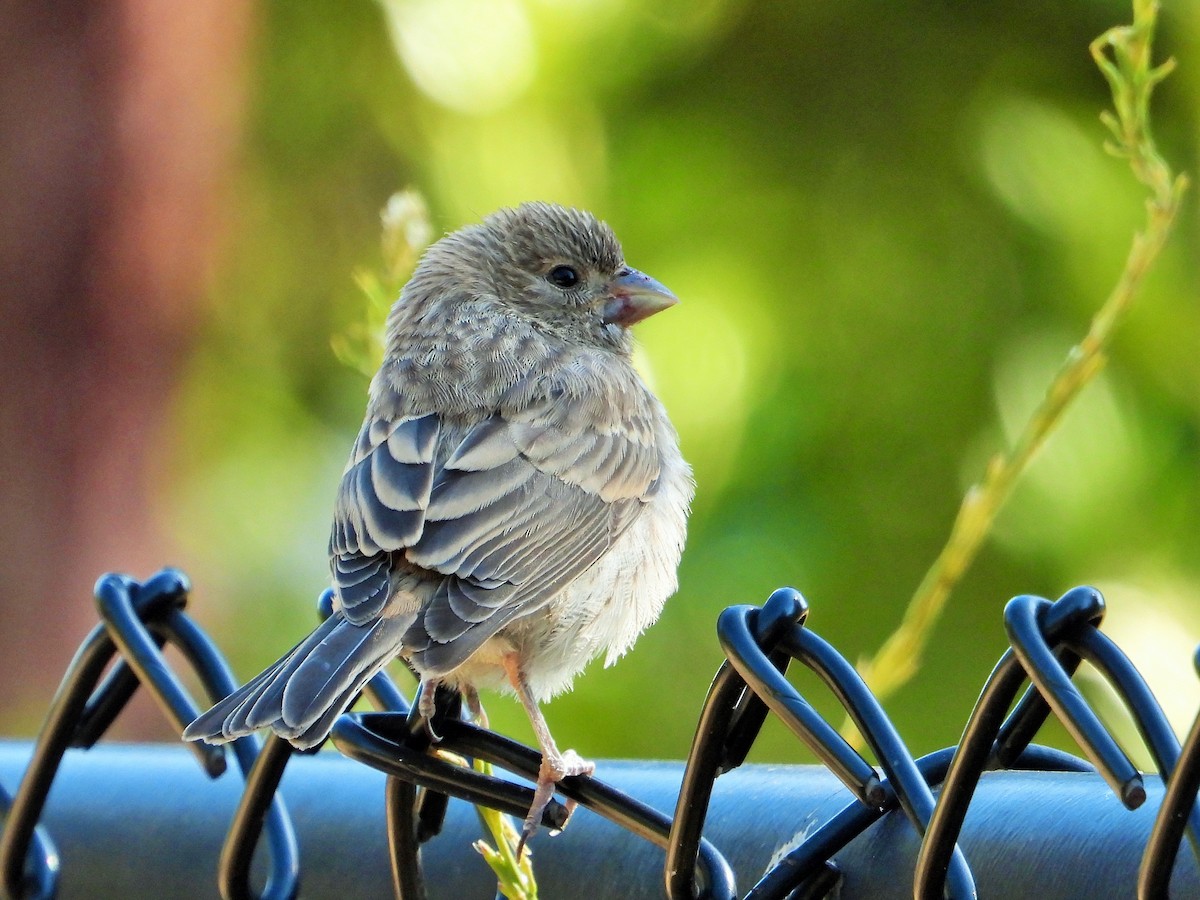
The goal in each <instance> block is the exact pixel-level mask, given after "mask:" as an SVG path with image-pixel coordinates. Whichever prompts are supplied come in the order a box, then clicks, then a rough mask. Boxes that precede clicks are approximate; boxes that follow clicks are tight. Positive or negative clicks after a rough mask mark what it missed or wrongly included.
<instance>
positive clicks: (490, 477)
mask: <svg viewBox="0 0 1200 900" xmlns="http://www.w3.org/2000/svg"><path fill="white" fill-rule="evenodd" d="M677 302H678V300H677V299H676V298H675V296H674V295H673V294H672V293H671V292H670V291H668V290H667V289H666V288H665V287H663V286H662V285H661V284H659V283H658V282H657V281H655V280H654V279H653V278H650V277H649V276H647V275H644V274H642V273H641V272H639V271H637V270H636V269H631V268H630V267H629V266H627V265H626V264H625V259H624V256H623V254H622V251H621V245H620V244H619V243H618V241H617V239H616V237H615V236H614V235H613V233H612V231H611V229H609V227H608V226H607V225H605V224H604V223H603V222H600V221H598V220H597V219H596V218H595V217H593V216H592V215H590V214H589V213H586V212H582V211H579V210H573V209H564V208H562V207H559V206H553V205H550V204H546V203H528V204H525V205H523V206H520V207H518V208H516V209H504V210H501V211H499V212H497V213H495V214H493V215H491V216H489V217H487V218H486V219H485V220H484V221H483V222H482V223H481V224H479V225H472V226H469V227H466V228H463V229H462V230H460V231H457V232H455V233H453V234H451V235H448V236H447V237H444V238H442V239H441V240H440V241H438V242H437V243H435V244H434V245H433V246H431V247H430V248H429V249H428V250H427V251H426V253H425V255H424V257H423V258H422V260H421V262H420V264H419V265H418V266H417V268H416V271H415V272H414V273H413V276H412V278H411V279H410V281H409V282H408V284H407V285H406V286H405V288H404V290H403V292H402V293H401V295H400V299H399V301H398V302H397V303H396V305H395V306H394V307H393V308H392V311H391V314H390V315H389V317H388V324H387V351H386V355H385V358H384V361H383V365H382V366H381V367H380V369H379V372H378V374H376V376H375V378H374V379H373V380H372V382H371V389H370V399H369V402H368V404H367V414H366V421H365V422H364V423H363V426H362V430H361V431H360V432H359V434H358V438H357V440H356V441H355V442H354V447H353V450H352V451H351V453H350V461H349V463H348V464H347V466H346V470H345V473H344V474H343V476H342V481H341V486H340V488H339V490H338V495H337V503H336V508H335V511H334V519H333V534H332V537H331V538H330V542H329V555H330V568H331V569H332V573H333V588H334V592H335V600H334V613H333V615H332V616H330V617H329V618H328V619H327V620H326V621H325V622H324V623H323V624H322V625H320V626H319V627H318V628H317V629H316V630H315V631H313V633H312V634H310V635H309V636H308V637H307V638H306V639H305V640H303V641H302V642H301V643H300V644H298V645H297V646H296V647H295V649H293V650H292V651H291V652H290V653H288V654H287V655H286V656H284V657H283V658H282V659H281V660H279V661H278V662H277V663H275V664H274V665H273V666H271V667H270V668H269V669H267V670H266V671H265V672H263V673H262V674H260V675H258V676H257V677H256V678H254V679H253V680H251V681H250V682H249V683H248V684H246V685H245V686H244V687H242V688H241V689H239V690H238V691H236V692H235V693H233V694H231V695H230V696H229V697H226V698H225V699H224V700H222V701H221V702H220V703H218V704H217V705H216V706H214V707H213V708H212V709H211V710H209V711H208V712H206V713H205V714H204V715H202V716H201V717H200V718H198V719H197V720H196V721H195V722H193V723H192V724H191V725H190V726H188V728H187V730H186V731H185V732H184V738H186V739H188V740H196V739H204V740H206V741H210V742H213V743H219V742H223V741H228V740H231V739H233V738H236V737H239V736H241V735H244V734H248V733H249V732H252V731H254V730H256V729H258V728H262V727H267V726H269V727H270V728H271V729H272V730H274V731H275V733H276V734H279V735H281V736H282V737H284V738H286V739H287V740H289V741H290V742H291V743H292V744H294V745H295V746H296V747H299V748H308V747H313V746H315V745H317V744H319V743H320V742H321V741H322V740H324V739H325V737H326V736H327V735H328V734H329V731H330V729H331V728H332V726H333V722H334V720H335V719H336V718H337V717H338V716H339V715H340V714H341V713H342V712H343V711H344V710H345V709H346V708H347V707H348V706H349V705H350V704H351V703H352V702H353V701H354V699H355V697H356V696H357V695H358V693H359V691H360V690H361V689H362V687H363V686H364V684H365V683H366V682H367V681H368V679H370V678H371V676H373V675H374V674H375V673H376V672H377V671H379V669H381V668H382V667H383V666H384V665H386V664H387V663H388V662H389V661H391V660H392V659H393V658H395V657H396V656H401V657H403V658H404V659H405V660H406V661H407V662H408V664H409V665H410V666H411V668H412V669H413V670H415V671H416V673H417V674H418V675H419V677H420V679H421V691H420V696H421V703H420V707H419V709H420V712H421V713H422V714H423V715H425V716H426V717H428V716H429V715H431V714H432V706H433V703H432V698H433V694H434V689H435V688H436V687H437V685H438V684H439V683H443V684H447V685H449V686H452V687H456V688H458V689H459V690H460V691H462V692H463V694H464V696H465V697H467V699H468V701H469V703H470V704H471V705H473V707H474V708H475V710H476V711H478V695H477V693H476V688H478V687H486V688H497V689H500V690H512V691H514V692H515V693H516V695H517V697H518V698H519V699H520V701H521V703H522V705H523V706H524V708H525V711H526V712H527V713H528V715H529V718H530V721H531V722H532V723H533V730H534V733H535V735H536V736H537V740H538V744H539V745H540V747H541V751H542V766H541V770H540V774H539V777H538V784H537V790H536V792H535V801H534V804H533V807H532V808H531V809H530V812H529V816H528V818H527V819H526V821H525V829H524V837H528V836H529V835H530V834H532V832H533V831H534V830H535V829H536V827H537V823H538V821H539V819H540V817H541V813H542V810H543V809H544V808H545V806H546V804H548V803H549V801H550V798H551V796H552V795H553V792H554V786H555V784H556V783H557V782H558V781H559V780H560V779H561V778H564V777H566V776H568V775H579V774H590V773H591V772H592V771H593V769H594V766H593V765H592V764H591V763H589V762H586V761H585V760H583V759H581V758H580V757H579V756H578V755H577V754H575V752H574V751H571V750H568V751H566V752H560V751H559V749H558V747H557V746H556V744H555V742H554V739H553V737H552V736H551V734H550V730H549V728H548V727H547V725H546V721H545V719H544V718H543V717H542V713H541V711H540V709H539V708H538V702H539V701H544V700H547V699H549V698H550V697H551V696H553V695H554V694H556V693H559V692H560V691H563V690H566V689H567V688H568V687H569V686H570V684H571V682H572V680H573V679H574V677H575V675H576V674H578V673H579V671H580V670H582V669H583V667H584V666H585V665H586V664H587V663H588V662H589V661H590V660H591V659H593V658H594V657H595V656H596V655H597V654H599V653H600V652H602V651H603V652H604V653H605V654H606V660H605V661H606V664H611V663H612V662H614V661H615V660H616V659H617V658H618V657H620V656H621V654H623V653H624V652H625V651H626V650H627V649H628V648H629V647H630V645H632V643H633V642H634V640H635V639H636V638H637V636H638V635H639V634H640V633H641V632H642V631H643V629H645V628H646V627H647V626H648V625H650V624H651V623H652V622H653V621H654V620H655V618H657V616H658V614H659V611H660V610H661V609H662V605H663V603H664V601H665V600H666V599H667V597H668V596H670V595H671V594H672V593H673V592H674V591H675V588H676V585H677V582H676V574H675V569H676V566H677V565H678V563H679V557H680V553H681V552H682V549H683V541H684V534H685V531H686V523H687V513H688V505H689V503H690V502H691V499H692V493H693V482H692V476H691V469H690V468H689V467H688V465H687V463H686V462H684V460H683V458H682V456H681V455H680V453H679V446H678V438H677V436H676V434H675V431H674V429H673V428H672V427H671V423H670V421H669V420H668V418H667V414H666V412H665V410H664V409H663V407H662V404H661V403H660V402H659V401H658V399H657V398H656V397H655V396H654V395H653V394H652V393H651V392H650V390H649V389H648V388H647V387H646V385H645V383H644V382H643V381H642V379H641V378H640V377H639V376H638V373H637V372H636V371H635V369H634V367H633V364H632V362H631V359H630V354H631V350H632V339H631V336H630V334H629V331H628V329H629V326H631V325H633V324H634V323H636V322H639V321H641V320H642V319H644V318H646V317H647V316H650V315H653V314H654V313H656V312H659V311H660V310H663V309H666V308H667V307H669V306H672V305H674V304H675V303H677Z"/></svg>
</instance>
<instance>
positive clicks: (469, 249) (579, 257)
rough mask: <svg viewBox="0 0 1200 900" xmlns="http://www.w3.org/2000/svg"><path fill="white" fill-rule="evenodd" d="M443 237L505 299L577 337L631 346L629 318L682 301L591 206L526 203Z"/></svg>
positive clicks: (556, 331) (547, 326)
mask: <svg viewBox="0 0 1200 900" xmlns="http://www.w3.org/2000/svg"><path fill="white" fill-rule="evenodd" d="M440 243H441V244H446V245H448V246H446V247H445V248H444V250H445V251H449V252H452V253H453V256H454V258H455V260H456V262H457V264H458V265H459V266H462V265H464V264H467V265H473V266H475V267H477V272H476V275H477V279H478V280H479V281H481V282H482V283H483V284H485V285H487V288H488V289H489V292H490V293H492V294H493V295H494V296H495V297H497V298H498V299H499V301H500V302H501V303H502V304H503V305H505V306H507V307H509V308H510V309H511V310H512V311H513V312H515V313H517V314H518V315H521V316H523V317H525V318H527V319H529V320H530V321H531V322H533V324H534V325H535V326H536V327H538V328H539V329H541V330H542V331H544V332H546V333H549V334H553V335H556V336H558V337H560V338H562V339H564V340H567V341H571V342H575V343H580V342H582V343H588V344H594V345H597V346H601V347H606V348H609V349H612V350H618V351H622V352H626V353H627V352H629V349H630V338H629V335H628V332H627V329H628V328H629V326H631V325H633V324H634V323H636V322H640V321H641V320H642V319H645V318H647V317H648V316H652V315H654V313H656V312H660V311H661V310H664V309H666V308H667V307H669V306H674V305H675V304H676V303H678V302H679V300H678V298H677V297H676V296H675V295H674V294H672V293H671V292H670V291H669V290H667V288H665V287H664V286H663V285H662V284H660V283H659V282H658V281H656V280H654V279H653V278H651V277H650V276H649V275H645V274H643V273H641V272H639V271H638V270H637V269H633V268H630V267H629V266H628V265H627V264H626V263H625V258H624V254H623V253H622V252H621V245H620V243H619V242H618V241H617V238H616V235H614V234H613V232H612V229H611V228H609V227H608V225H606V224H605V223H604V222H601V221H600V220H599V219H597V218H596V217H595V216H593V215H592V214H591V213H588V212H585V211H583V210H578V209H567V208H565V207H562V206H556V205H554V204H550V203H525V204H522V205H521V206H518V207H516V208H515V209H502V210H499V211H498V212H495V213H493V214H492V215H490V216H488V217H487V218H486V219H484V220H483V222H482V223H480V224H479V225H476V226H472V227H470V228H465V229H463V230H462V231H459V232H456V233H455V234H452V235H450V236H449V237H447V238H444V239H443V241H441V242H440Z"/></svg>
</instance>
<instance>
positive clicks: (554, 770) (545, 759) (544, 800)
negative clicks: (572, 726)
mask: <svg viewBox="0 0 1200 900" xmlns="http://www.w3.org/2000/svg"><path fill="white" fill-rule="evenodd" d="M595 771H596V764H595V763H594V762H592V761H591V760H588V759H584V758H583V757H581V756H580V755H579V754H578V753H576V752H575V751H574V750H565V751H563V752H562V753H555V754H550V753H543V754H542V767H541V769H540V771H539V772H538V780H537V788H536V789H535V790H534V792H533V804H532V805H531V806H530V807H529V815H527V816H526V817H525V824H524V825H523V826H522V827H521V840H520V841H518V842H517V859H520V858H521V852H522V851H523V850H524V849H525V843H526V841H528V840H529V839H530V838H531V837H533V835H534V834H535V833H536V832H537V830H538V825H540V824H541V821H542V813H543V812H545V811H546V807H547V806H549V805H550V800H551V799H552V798H553V797H554V788H555V787H556V786H557V785H558V783H559V782H560V781H562V780H563V779H564V778H569V777H570V776H572V775H591V774H592V773H593V772H595ZM566 806H567V818H568V819H569V818H570V816H571V813H572V812H574V810H575V806H576V804H575V801H574V800H567V803H566ZM563 824H564V825H565V824H566V823H565V822H564V823H563Z"/></svg>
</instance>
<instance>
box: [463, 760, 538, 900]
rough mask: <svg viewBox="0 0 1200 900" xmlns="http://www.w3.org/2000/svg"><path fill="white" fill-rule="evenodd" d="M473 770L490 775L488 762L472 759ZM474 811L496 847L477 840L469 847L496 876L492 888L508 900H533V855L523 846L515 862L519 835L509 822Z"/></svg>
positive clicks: (480, 809)
mask: <svg viewBox="0 0 1200 900" xmlns="http://www.w3.org/2000/svg"><path fill="white" fill-rule="evenodd" d="M475 770H476V771H477V772H482V773H483V774H484V775H491V774H492V766H491V763H488V762H485V761H484V760H481V759H477V760H475ZM475 812H476V813H477V814H478V815H479V821H480V822H482V823H483V827H484V828H486V829H487V830H488V833H489V834H491V836H492V840H493V841H494V842H495V844H496V846H495V847H492V846H491V845H489V844H488V843H487V842H486V841H483V840H479V841H476V842H475V843H474V844H473V845H472V846H474V848H475V849H476V850H477V851H479V854H480V855H481V856H482V857H483V858H484V860H485V861H486V862H487V864H488V865H489V866H491V867H492V871H493V872H495V873H496V880H497V885H496V889H497V890H499V891H500V893H501V894H502V895H504V896H505V897H507V898H508V900H537V895H538V892H537V880H536V879H535V878H534V875H533V855H532V854H531V853H530V852H529V847H525V848H523V849H522V851H521V858H520V859H517V845H518V843H519V842H520V839H521V835H520V834H519V833H518V832H517V828H516V826H515V825H514V824H513V821H512V819H510V818H509V817H508V816H506V815H504V813H502V812H499V811H497V810H494V809H491V808H489V807H486V806H476V807H475ZM497 848H499V849H497Z"/></svg>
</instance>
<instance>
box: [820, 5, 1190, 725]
mask: <svg viewBox="0 0 1200 900" xmlns="http://www.w3.org/2000/svg"><path fill="white" fill-rule="evenodd" d="M1133 7H1134V21H1133V24H1132V25H1127V26H1122V27H1117V28H1113V29H1110V30H1109V31H1106V32H1105V33H1104V34H1102V35H1101V36H1100V37H1098V38H1096V40H1095V41H1093V42H1092V44H1091V48H1090V49H1091V53H1092V56H1093V58H1094V59H1095V61H1096V64H1097V66H1099V68H1100V70H1101V72H1102V73H1103V74H1104V76H1105V78H1106V79H1107V80H1108V82H1109V85H1110V87H1111V88H1112V94H1113V107H1114V110H1115V114H1114V113H1110V112H1105V113H1103V114H1102V115H1101V120H1102V121H1103V123H1104V124H1105V125H1106V126H1107V127H1108V129H1109V131H1110V132H1111V133H1112V140H1111V141H1110V142H1109V143H1108V144H1107V148H1108V150H1109V151H1110V152H1112V153H1114V154H1115V155H1117V156H1121V157H1123V158H1125V159H1127V160H1128V161H1129V165H1130V168H1131V169H1132V170H1133V174H1134V176H1135V177H1136V178H1137V179H1138V181H1140V182H1141V183H1142V184H1144V185H1145V186H1146V187H1147V188H1148V189H1149V191H1150V196H1149V198H1148V199H1147V201H1146V224H1145V227H1144V228H1143V230H1141V231H1139V232H1137V233H1136V234H1135V235H1134V236H1133V241H1132V245H1131V247H1130V250H1129V254H1128V257H1127V258H1126V261H1125V268H1124V270H1123V271H1122V272H1121V275H1120V277H1119V278H1118V280H1117V283H1116V285H1115V286H1114V287H1113V289H1112V292H1111V293H1110V294H1109V295H1108V298H1107V299H1106V300H1105V302H1104V305H1103V306H1101V308H1100V309H1099V311H1098V312H1097V313H1096V315H1095V317H1094V318H1093V319H1092V322H1091V326H1090V327H1089V329H1088V332H1087V334H1086V335H1085V336H1084V338H1083V339H1082V340H1081V341H1080V342H1079V343H1078V344H1077V345H1076V346H1074V347H1072V348H1071V350H1070V352H1069V353H1068V354H1067V358H1066V360H1064V362H1063V364H1062V365H1061V367H1060V368H1059V370H1058V372H1057V373H1056V374H1055V376H1054V379H1053V381H1051V383H1050V385H1049V387H1048V388H1047V390H1046V394H1045V396H1044V397H1043V399H1042V401H1041V403H1040V404H1039V405H1038V407H1037V409H1035V410H1034V412H1033V414H1032V415H1031V416H1030V418H1029V420H1028V422H1027V423H1026V424H1025V427H1024V428H1023V429H1022V431H1021V433H1020V435H1019V436H1018V438H1017V440H1016V442H1015V443H1014V444H1013V446H1012V448H1011V449H1010V450H1009V451H1008V453H1007V454H1004V453H1000V454H997V455H996V456H995V457H993V458H992V460H991V461H990V462H989V463H988V466H987V469H986V471H985V472H984V475H983V477H982V479H981V480H980V481H979V482H977V483H976V484H974V485H972V486H971V487H970V488H969V489H968V490H967V492H966V495H965V496H964V497H963V501H962V505H961V506H960V507H959V511H958V516H957V517H956V519H955V521H954V526H953V528H952V529H951V532H950V537H949V539H948V540H947V542H946V544H945V546H944V547H943V548H942V551H941V553H939V554H938V557H937V559H936V560H934V562H933V565H932V566H930V568H929V570H928V572H926V574H925V577H924V579H922V581H921V583H920V585H919V586H918V587H917V590H916V593H915V594H914V595H913V598H912V600H911V601H910V602H909V605H908V608H907V609H906V611H905V613H904V618H903V620H902V621H901V623H900V626H899V628H897V629H896V631H895V632H894V633H893V634H892V635H891V636H890V637H889V638H888V639H887V641H886V642H885V643H884V645H883V646H882V647H881V648H880V650H879V652H878V653H877V654H876V655H875V657H874V658H873V659H869V660H864V661H863V662H861V663H860V664H859V671H860V672H861V673H862V675H863V678H864V679H865V680H866V682H867V684H868V685H869V686H870V688H871V689H872V690H873V691H874V692H875V694H876V696H878V697H879V698H880V699H883V698H885V697H887V696H889V695H891V694H893V693H895V692H896V691H897V690H898V689H899V688H900V687H901V686H902V685H904V684H905V683H906V682H907V681H909V680H910V679H911V678H912V677H913V675H915V674H916V672H917V669H918V668H919V667H920V663H921V658H922V656H923V654H924V650H925V646H926V643H927V642H928V640H929V637H930V635H931V633H932V631H933V628H934V627H935V626H936V624H937V622H938V620H939V618H940V617H941V614H942V612H943V610H944V609H945V606H946V602H947V601H948V599H949V597H950V594H951V592H952V591H953V589H954V587H955V586H956V585H957V584H958V582H959V581H960V580H961V579H962V577H963V575H964V574H965V573H966V571H967V570H968V569H969V568H970V566H971V564H972V562H974V560H975V557H976V555H977V553H978V551H979V548H980V546H981V545H982V544H983V541H984V539H985V538H986V537H987V536H988V534H989V533H990V531H991V528H992V524H993V522H994V521H995V518H996V515H997V514H998V513H999V511H1000V509H1001V508H1002V507H1003V506H1004V504H1005V502H1006V501H1007V500H1008V498H1009V496H1010V495H1011V494H1012V491H1013V488H1014V486H1015V485H1016V484H1017V482H1018V480H1019V479H1020V477H1021V475H1022V474H1023V473H1024V471H1025V470H1026V468H1027V467H1028V466H1029V464H1030V462H1031V461H1032V459H1033V458H1034V456H1035V455H1036V454H1037V452H1038V450H1039V449H1041V447H1042V445H1043V444H1044V443H1045V442H1046V439H1047V438H1048V437H1049V436H1050V434H1051V433H1053V431H1054V430H1055V428H1057V427H1058V426H1059V424H1060V423H1061V421H1062V418H1063V414H1064V412H1065V411H1066V410H1067V408H1068V407H1069V406H1070V405H1071V402H1072V401H1073V400H1074V399H1075V398H1076V397H1077V396H1079V394H1080V392H1081V391H1082V390H1083V389H1084V387H1086V386H1087V385H1088V383H1090V382H1091V381H1092V379H1093V378H1095V377H1096V375H1097V374H1098V373H1099V372H1100V371H1101V369H1103V368H1104V365H1105V362H1106V361H1107V349H1108V346H1109V344H1110V342H1111V340H1112V336H1113V334H1114V333H1115V331H1116V329H1117V328H1118V326H1119V325H1120V323H1121V321H1122V320H1123V318H1124V317H1125V315H1126V313H1127V312H1128V310H1129V307H1130V305H1131V304H1132V303H1133V301H1134V298H1135V297H1136V296H1137V294H1138V291H1139V290H1140V288H1141V286H1142V282H1143V281H1144V280H1145V277H1146V274H1147V272H1149V270H1150V269H1151V267H1152V266H1153V264H1154V262H1155V260H1156V259H1157V258H1158V255H1159V253H1160V251H1161V250H1162V248H1163V246H1164V244H1165V243H1166V241H1167V238H1168V237H1169V235H1170V233H1171V228H1172V225H1173V223H1174V221H1175V217H1176V214H1177V213H1178V211H1179V206H1180V200H1181V198H1182V196H1183V192H1184V190H1185V189H1186V187H1187V179H1186V178H1185V177H1184V176H1183V175H1178V176H1176V175H1173V174H1172V173H1171V169H1170V167H1169V166H1168V165H1167V163H1166V161H1165V160H1163V158H1162V157H1161V156H1160V155H1159V153H1158V150H1157V149H1156V147H1155V145H1154V140H1153V138H1152V136H1151V133H1150V115H1149V105H1150V95H1151V93H1152V91H1153V89H1154V86H1155V85H1157V84H1158V82H1160V81H1161V80H1162V79H1163V78H1165V77H1166V76H1167V75H1168V74H1169V73H1170V72H1171V70H1172V69H1173V68H1174V63H1173V61H1170V60H1169V61H1167V62H1166V63H1164V64H1162V65H1160V66H1157V67H1153V66H1151V64H1150V59H1151V40H1152V37H1153V35H1154V26H1155V20H1156V17H1157V13H1158V5H1157V3H1154V2H1151V0H1135V2H1134V4H1133ZM1110 52H1111V56H1110V55H1109V54H1110ZM842 731H843V733H845V734H850V735H853V734H854V729H853V725H852V724H851V723H850V722H849V721H848V720H847V722H846V724H844V725H843V728H842Z"/></svg>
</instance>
